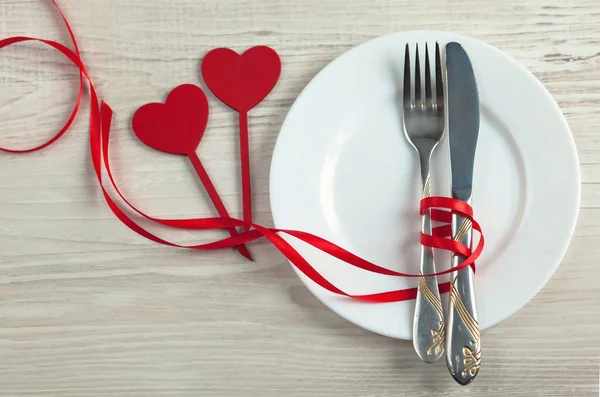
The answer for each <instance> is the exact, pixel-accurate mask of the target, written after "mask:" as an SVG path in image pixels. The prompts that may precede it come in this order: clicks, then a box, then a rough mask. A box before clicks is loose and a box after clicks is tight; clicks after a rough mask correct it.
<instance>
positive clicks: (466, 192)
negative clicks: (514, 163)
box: [446, 42, 481, 385]
mask: <svg viewBox="0 0 600 397" xmlns="http://www.w3.org/2000/svg"><path fill="white" fill-rule="evenodd" d="M446 85H447V87H448V88H447V89H448V107H447V109H448V137H449V140H450V164H451V167H452V197H453V198H455V199H458V200H461V201H464V202H466V203H469V204H470V203H471V190H472V186H473V163H474V160H475V148H476V147H477V137H478V135H479V93H478V91H477V82H476V81H475V75H474V73H473V66H472V65H471V61H470V60H469V57H468V56H467V53H466V52H465V50H464V49H463V47H462V46H461V45H460V44H458V43H454V42H453V43H448V44H447V45H446ZM452 236H453V238H454V240H456V241H460V242H461V243H463V244H464V245H466V246H467V247H471V240H472V237H473V229H472V227H471V222H470V221H469V220H467V219H465V218H463V217H462V216H460V215H456V214H453V215H452ZM464 260H465V258H464V257H462V256H460V255H453V256H452V267H456V266H457V265H458V264H460V263H461V262H462V261H464ZM447 327H448V329H447V335H446V364H447V365H448V370H449V371H450V373H451V374H452V376H453V377H454V379H455V380H456V381H457V382H458V383H460V384H461V385H467V384H469V383H470V382H471V381H473V379H475V376H476V375H477V373H478V372H479V367H480V365H481V337H480V330H479V323H478V321H477V310H476V308H475V294H474V291H473V270H472V269H471V267H466V268H464V269H461V270H459V271H457V272H454V273H452V276H451V285H450V299H449V305H448V316H447Z"/></svg>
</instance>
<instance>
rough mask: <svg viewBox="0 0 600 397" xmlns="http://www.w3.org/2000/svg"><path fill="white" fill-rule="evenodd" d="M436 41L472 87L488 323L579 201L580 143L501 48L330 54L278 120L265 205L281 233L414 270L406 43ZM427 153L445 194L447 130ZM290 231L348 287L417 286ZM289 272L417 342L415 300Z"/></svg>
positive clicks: (365, 48) (558, 254) (535, 276)
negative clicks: (470, 74)
mask: <svg viewBox="0 0 600 397" xmlns="http://www.w3.org/2000/svg"><path fill="white" fill-rule="evenodd" d="M436 41H437V42H439V43H440V46H441V47H442V49H443V48H444V46H445V44H446V43H448V42H450V41H457V42H459V43H460V44H461V45H462V46H463V47H464V48H465V50H466V51H467V53H468V54H469V56H470V58H471V61H472V64H473V68H474V71H475V76H476V78H477V82H478V86H479V93H480V101H481V127H480V133H479V143H478V147H477V153H476V158H475V169H474V173H475V175H474V185H473V186H474V187H473V208H474V212H475V218H476V219H477V220H478V221H479V223H480V224H481V226H482V228H483V232H484V234H485V238H486V246H485V249H484V252H483V254H482V255H481V257H480V259H479V261H478V263H477V265H478V271H477V273H476V275H475V294H476V301H477V309H478V314H479V322H480V325H481V327H482V328H483V329H485V328H488V327H490V326H492V325H494V324H496V323H498V322H500V321H502V320H503V319H505V318H507V317H508V316H510V315H511V314H513V313H515V312H516V311H517V310H518V309H519V308H521V307H522V306H523V305H525V304H526V303H527V302H528V301H529V300H530V299H531V298H533V296H534V295H535V294H536V293H537V292H538V291H539V290H540V289H541V288H542V287H543V286H544V284H545V283H546V282H547V281H548V280H549V279H550V277H551V276H552V274H553V272H554V271H555V270H556V268H557V266H558V265H559V263H560V261H561V259H562V257H563V255H564V254H565V252H566V250H567V247H568V245H569V241H570V239H571V236H572V234H573V231H574V227H575V223H576V219H577V213H578V207H579V195H580V175H579V162H578V159H577V151H576V149H575V145H574V142H573V138H572V136H571V132H570V130H569V127H568V125H567V123H566V121H565V119H564V117H563V115H562V114H561V111H560V109H559V108H558V105H557V104H556V102H555V101H554V100H553V98H552V97H551V96H550V94H549V93H548V91H546V89H545V88H544V87H543V86H542V84H541V83H540V82H539V81H538V80H537V79H536V78H535V77H534V76H533V75H532V74H531V73H529V72H528V71H527V70H526V69H525V68H524V67H523V66H521V65H520V64H519V63H517V62H516V61H515V60H513V59H512V58H510V57H509V56H508V55H506V54H505V53H503V52H501V51H500V50H498V49H496V48H494V47H492V46H490V45H487V44H485V43H483V42H481V41H478V40H474V39H471V38H468V37H465V36H461V35H458V34H453V33H444V32H433V31H412V32H402V33H397V34H392V35H388V36H384V37H380V38H377V39H375V40H372V41H369V42H367V43H365V44H362V45H360V46H358V47H356V48H354V49H352V50H350V51H348V52H347V53H345V54H343V55H342V56H340V57H339V58H338V59H336V60H334V61H333V62H332V63H331V64H329V65H328V66H327V67H326V68H324V69H323V70H322V71H321V72H320V73H319V74H318V75H317V76H316V77H315V78H314V79H313V80H312V81H311V82H310V84H308V86H307V87H306V88H305V89H304V91H303V92H302V93H301V95H300V96H299V97H298V99H297V100H296V102H295V103H294V105H293V106H292V108H291V110H290V112H289V114H288V116H287V118H286V119H285V122H284V124H283V127H282V129H281V133H280V135H279V139H278V140H277V145H276V147H275V152H274V155H273V162H272V168H271V187H270V189H271V206H272V211H273V217H274V220H275V225H276V226H277V227H278V228H287V229H299V230H303V231H307V232H311V233H314V234H316V235H319V236H321V237H324V238H326V239H328V240H331V241H332V242H335V243H336V244H338V245H340V246H342V247H344V248H346V249H348V250H349V251H352V252H353V253H355V254H357V255H360V256H362V257H363V258H365V259H368V260H370V261H372V262H375V263H377V264H378V265H380V266H384V267H388V268H390V269H394V270H398V271H402V272H410V273H417V272H418V267H419V252H420V251H419V250H420V248H419V232H420V218H419V215H418V207H419V199H420V193H421V188H420V180H419V177H418V163H417V161H418V160H417V156H416V152H414V149H412V147H411V146H410V145H409V144H408V142H407V141H406V139H405V137H404V135H403V132H402V111H401V109H402V91H401V89H402V75H403V65H404V47H405V45H406V43H410V44H411V50H412V51H413V53H414V45H415V43H420V44H421V45H423V47H422V48H421V50H424V43H425V42H427V43H429V50H430V51H432V49H433V48H434V47H435V46H434V44H435V42H436ZM432 55H433V54H430V56H432ZM413 56H414V54H413ZM442 57H444V51H443V50H442ZM432 161H433V164H432V194H434V195H443V196H448V195H450V182H451V179H450V162H449V149H448V134H447V131H446V134H445V136H444V139H443V141H442V143H441V144H440V146H439V147H438V149H437V150H436V151H435V153H434V156H433V160H432ZM285 238H286V239H287V240H288V241H289V242H290V243H292V244H293V245H294V247H296V248H297V249H298V250H299V252H300V253H301V254H302V255H304V256H305V258H307V259H308V261H309V262H310V263H311V264H312V265H313V266H315V268H316V269H317V270H318V271H319V272H321V273H322V274H323V275H324V276H325V277H326V278H327V279H328V280H330V281H331V282H333V283H334V284H335V285H336V286H338V287H340V288H342V289H343V290H345V291H347V292H349V293H356V294H367V293H375V292H383V291H389V290H396V289H403V288H409V287H414V286H416V280H415V279H407V278H399V277H389V276H382V275H378V274H370V273H367V272H365V271H362V270H359V269H356V268H353V267H351V266H349V265H347V264H345V263H343V262H340V261H338V260H337V259H334V258H332V257H329V256H327V255H326V254H323V253H322V252H319V251H318V250H316V249H314V248H311V247H309V246H307V245H306V244H304V243H302V242H299V241H298V240H295V239H294V238H292V237H285ZM436 264H437V268H438V270H441V269H446V268H448V266H449V255H448V254H447V253H441V254H438V255H437V256H436ZM298 274H299V277H300V278H301V279H302V281H303V282H304V283H305V284H306V286H307V287H308V288H309V289H310V290H311V291H312V292H313V293H314V295H315V296H316V297H317V298H318V299H319V300H321V301H322V302H323V303H324V304H325V305H327V306H328V307H329V308H330V309H331V310H333V311H334V312H336V313H338V314H339V315H340V316H342V317H344V318H346V319H347V320H349V321H351V322H353V323H354V324H356V325H358V326H360V327H363V328H366V329H369V330H371V331H374V332H377V333H379V334H382V335H387V336H390V337H395V338H401V339H411V338H412V318H413V311H414V301H408V302H406V301H405V302H395V303H386V304H369V303H362V302H358V301H354V300H352V299H349V298H344V297H340V296H337V295H334V294H332V293H329V292H327V291H325V290H323V289H322V288H320V287H319V286H318V285H316V284H314V283H313V282H312V281H310V280H309V279H307V278H306V277H305V276H304V275H303V274H301V273H299V272H298ZM446 280H447V277H442V278H440V282H441V281H446ZM443 299H444V304H446V301H445V299H446V298H445V297H443Z"/></svg>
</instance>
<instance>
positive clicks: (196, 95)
mask: <svg viewBox="0 0 600 397" xmlns="http://www.w3.org/2000/svg"><path fill="white" fill-rule="evenodd" d="M51 1H52V3H53V4H54V6H55V7H56V8H57V10H58V12H59V13H60V16H61V17H62V19H63V21H64V23H65V25H66V28H67V30H68V33H69V35H70V38H71V40H72V43H73V47H74V50H71V49H69V48H68V47H66V46H64V45H63V44H60V43H58V42H55V41H50V40H44V39H40V38H33V37H25V36H17V37H10V38H7V39H3V40H0V49H2V48H4V47H7V46H9V45H12V44H16V43H20V42H27V41H37V42H41V43H43V44H46V45H48V46H50V47H52V48H54V49H56V50H57V51H59V52H60V53H62V54H63V55H64V56H65V57H66V58H67V59H69V60H70V61H71V62H72V63H73V64H74V65H75V66H77V67H78V69H79V74H80V79H79V95H78V97H77V101H76V103H75V106H74V108H73V111H72V113H71V115H70V117H69V118H68V119H67V122H66V123H65V125H64V126H63V127H62V128H61V129H60V130H59V132H58V133H57V134H56V135H55V136H54V137H52V138H51V139H50V140H49V141H47V142H46V143H44V144H42V145H40V146H37V147H33V148H31V149H25V150H14V149H9V148H0V150H2V151H6V152H11V153H26V152H33V151H37V150H41V149H43V148H45V147H47V146H49V145H51V144H52V143H53V142H55V141H56V140H57V139H59V138H60V137H61V136H62V135H63V134H64V133H65V132H66V131H67V130H68V129H69V128H70V126H71V124H72V123H73V121H74V119H75V117H76V116H77V113H78V111H79V110H80V106H81V102H82V100H83V88H84V83H85V82H87V85H88V87H89V100H90V102H89V105H90V110H89V134H90V153H91V160H92V165H93V167H94V172H95V175H96V178H97V181H98V184H99V187H100V189H101V191H102V194H103V196H104V199H105V201H106V203H107V205H108V207H109V208H110V210H111V211H112V212H113V214H114V215H115V216H116V217H117V218H118V219H119V220H120V221H121V222H122V223H123V224H124V225H126V226H127V227H128V228H130V229H131V230H133V231H134V232H136V233H137V234H139V235H140V236H142V237H144V238H147V239H149V240H151V241H154V242H156V243H159V244H164V245H167V246H171V247H179V248H187V249H195V250H219V249H225V248H238V250H240V249H241V248H245V244H247V243H250V242H252V241H255V240H258V239H261V238H266V239H267V240H269V241H270V242H271V243H272V244H273V245H274V246H275V247H276V248H277V249H278V250H279V251H280V252H281V253H282V254H283V255H284V256H285V257H286V258H287V259H288V260H289V261H290V262H291V263H293V264H294V266H296V267H297V268H298V269H299V270H300V271H301V272H302V273H303V274H305V275H306V276H307V277H308V278H310V279H311V280H312V281H313V282H315V283H316V284H318V285H319V286H321V287H322V288H324V289H326V290H328V291H330V292H331V293H334V294H338V295H343V296H346V297H349V298H353V299H357V300H361V301H365V302H378V303H382V302H396V301H403V300H410V299H414V298H415V297H416V294H417V288H409V289H402V290H396V291H385V292H380V293H374V294H357V293H348V292H345V291H343V290H342V289H340V288H339V287H337V286H335V285H334V284H332V283H331V282H330V281H328V280H327V279H326V278H325V277H323V276H322V275H321V274H320V273H319V272H318V271H317V270H316V269H315V268H314V267H313V266H312V265H311V264H309V263H308V262H307V261H306V259H305V258H304V257H303V256H302V255H301V254H300V253H299V252H298V251H297V250H296V249H295V248H294V247H293V246H292V245H291V244H290V243H289V242H288V241H287V240H285V239H284V238H283V237H282V236H281V235H282V234H286V235H288V236H291V237H293V238H295V239H299V240H301V241H303V242H305V243H307V244H309V245H310V246H312V247H314V248H316V249H318V250H320V251H322V252H324V253H326V254H328V255H331V256H333V257H335V258H337V259H339V260H340V261H342V262H344V263H346V264H348V265H351V266H354V267H357V268H360V269H362V270H364V271H368V272H372V273H377V274H381V275H383V276H389V277H413V278H414V277H421V276H423V275H418V274H409V273H403V272H398V271H395V270H391V269H388V268H385V267H381V266H378V265H376V264H374V263H372V262H369V261H367V260H365V259H363V258H360V257H359V256H357V255H355V254H353V253H351V252H349V251H347V250H345V249H344V248H342V247H340V246H338V245H336V244H334V243H332V242H330V241H327V240H325V239H323V238H321V237H318V236H316V235H313V234H311V233H307V232H303V231H299V230H286V229H277V228H268V227H264V226H261V225H259V224H256V223H254V222H251V221H249V220H248V219H247V218H246V217H245V219H243V220H240V219H235V218H232V217H230V216H229V215H225V213H224V212H223V211H222V210H223V209H221V210H219V205H218V204H217V202H218V201H220V198H219V197H218V193H217V192H216V190H214V189H211V187H210V186H211V185H212V184H211V183H210V180H209V178H208V175H207V174H206V175H201V176H200V178H201V180H202V183H203V184H204V185H205V187H206V188H207V190H209V195H210V197H211V199H213V201H214V202H215V207H217V210H218V212H219V214H220V216H219V217H213V218H195V219H162V218H156V217H152V216H150V215H148V214H146V213H144V212H143V211H141V210H140V209H138V208H136V207H135V206H134V205H133V204H131V203H130V202H129V201H128V200H127V199H126V198H125V196H124V195H123V193H122V192H121V191H120V190H119V188H118V186H117V185H116V183H115V180H114V178H113V174H112V171H111V167H110V162H109V139H110V131H111V122H112V115H113V112H112V109H111V108H110V106H109V105H108V104H107V103H106V102H104V100H101V99H100V98H99V97H98V93H97V91H96V89H95V86H94V83H93V81H92V79H91V77H90V74H89V72H88V70H87V68H86V66H85V64H84V62H83V60H82V59H81V54H80V52H79V48H78V45H77V41H76V39H75V35H74V34H73V31H72V29H71V26H70V25H69V23H68V21H67V19H66V17H65V15H64V14H63V13H62V11H61V10H60V8H59V6H58V4H57V2H56V0H51ZM260 51H263V52H264V53H266V52H265V50H260ZM230 56H232V55H231V54H229V55H227V57H230ZM242 57H243V55H242ZM269 57H272V54H270V55H269ZM232 59H233V58H232ZM273 59H274V58H273ZM270 62H274V61H270ZM272 66H273V68H274V69H273V70H275V69H276V68H275V66H276V65H275V64H274V63H273V64H272ZM277 75H278V72H277ZM270 76H271V77H272V78H274V77H273V76H272V75H270ZM274 81H276V79H275V80H274ZM273 84H274V83H273ZM267 88H268V86H267V85H260V89H261V90H263V91H261V93H260V95H258V94H256V96H253V95H254V94H252V95H250V94H248V93H245V94H244V95H245V96H247V97H249V98H251V99H252V100H251V101H250V100H249V101H247V102H240V103H241V104H242V105H241V106H242V108H241V109H242V110H246V111H247V110H249V108H251V107H253V106H255V105H256V103H254V102H256V101H259V102H260V100H261V99H262V98H260V99H259V97H260V96H263V94H264V95H265V96H266V94H267V93H268V91H267ZM271 88H272V87H271ZM219 90H220V89H216V91H219ZM263 97H264V96H263ZM205 101H206V97H205V96H204V93H202V91H201V90H200V88H199V87H196V86H192V85H184V86H180V87H178V88H176V89H175V90H174V91H173V92H172V93H171V94H170V95H169V97H168V99H167V101H166V103H165V104H158V103H157V104H152V105H146V106H149V107H142V108H140V110H138V112H137V113H136V116H135V117H134V122H133V129H134V131H135V133H136V135H138V137H139V138H140V139H141V140H142V141H143V142H145V143H146V144H148V145H149V146H151V147H154V148H156V149H158V150H163V151H166V152H170V153H175V154H182V155H188V156H189V157H190V159H191V160H192V163H194V164H193V165H194V167H195V168H196V171H197V172H198V173H199V175H200V173H202V171H199V168H197V167H201V163H200V162H199V159H198V160H197V161H196V157H197V156H196V155H195V147H196V146H197V145H198V143H199V142H200V139H201V138H202V135H203V134H204V128H205V127H206V119H207V117H208V108H207V107H206V105H205ZM257 103H258V102H257ZM186 108H187V109H188V110H187V112H186V110H185V109H186ZM238 110H240V109H238ZM189 112H200V113H198V114H195V115H192V114H190V113H189ZM203 112H205V113H203ZM161 115H162V117H161ZM173 115H175V116H173ZM167 118H171V123H166V124H165V120H166V119H167ZM185 118H189V120H191V124H192V125H193V126H195V128H192V129H189V130H187V128H188V127H189V125H187V124H186V126H185V127H183V126H181V125H179V124H177V123H178V122H177V120H178V119H185ZM161 126H162V128H160V127H161ZM173 126H175V127H178V128H179V129H177V128H173ZM164 134H171V135H172V136H175V137H176V138H175V140H174V141H169V142H167V141H166V138H165V135H164ZM103 171H105V172H106V175H107V176H108V179H109V181H110V184H111V185H112V187H113V188H114V189H115V192H116V193H117V195H118V196H119V197H120V199H121V200H122V202H123V203H124V204H125V206H124V205H123V204H119V203H117V201H115V200H114V199H113V198H112V197H111V195H110V193H109V192H108V191H107V190H106V188H105V186H104V180H103V179H104V176H103V175H104V172H103ZM247 177H248V178H249V176H247ZM244 183H247V184H249V183H250V181H249V180H246V181H245V182H244ZM213 190H214V191H213ZM123 207H126V208H127V209H128V211H129V212H131V211H133V212H134V213H136V214H137V215H138V216H141V217H143V218H146V219H147V220H150V221H153V222H155V223H158V224H161V225H165V226H169V227H173V228H178V229H196V230H208V229H224V230H228V231H230V237H227V238H223V239H221V240H218V241H214V242H210V243H205V244H199V245H191V246H184V245H180V244H178V243H174V242H170V241H167V240H164V239H162V238H161V237H158V236H156V235H154V234H152V233H151V232H150V231H148V230H147V229H145V228H144V227H142V226H141V225H140V224H139V223H138V222H136V221H135V220H134V219H133V217H132V216H130V215H128V214H127V213H126V212H125V209H124V208H123ZM428 209H429V210H430V211H431V218H432V219H433V220H434V221H438V222H442V223H444V225H442V226H438V227H436V228H434V230H433V233H432V235H424V234H422V235H421V244H423V245H426V246H429V247H433V248H439V249H443V250H448V251H451V252H454V253H458V254H460V255H462V256H464V257H466V258H467V259H466V260H465V261H464V262H462V263H461V264H460V265H458V266H457V267H455V268H452V269H448V270H444V271H441V272H438V273H436V274H435V275H443V274H449V273H452V272H455V271H457V270H459V269H462V268H465V267H466V266H473V267H474V264H475V260H476V259H477V258H478V257H479V255H480V254H481V252H482V250H483V246H484V238H483V235H482V233H481V227H480V226H479V224H478V223H477V222H476V221H475V220H474V219H473V210H472V208H471V207H470V206H469V205H468V204H466V203H464V202H461V201H459V200H455V199H451V198H448V197H428V198H425V199H423V200H422V201H421V208H420V210H421V213H424V212H425V211H426V210H428ZM452 212H455V213H459V214H461V215H463V216H464V217H466V218H468V219H470V220H471V221H472V222H473V229H474V230H476V231H477V232H478V233H479V235H480V239H479V242H478V244H477V247H476V249H475V250H474V251H473V252H471V250H470V249H469V248H468V247H466V246H464V245H463V244H461V243H459V242H457V241H454V240H453V239H451V238H449V236H450V235H451V230H450V225H449V222H450V220H451V215H452ZM236 228H243V231H242V232H240V233H237V230H236ZM240 252H242V251H240ZM248 257H249V254H248ZM425 276H427V275H425ZM449 287H450V285H449V283H443V284H440V285H439V288H440V292H448V291H449Z"/></svg>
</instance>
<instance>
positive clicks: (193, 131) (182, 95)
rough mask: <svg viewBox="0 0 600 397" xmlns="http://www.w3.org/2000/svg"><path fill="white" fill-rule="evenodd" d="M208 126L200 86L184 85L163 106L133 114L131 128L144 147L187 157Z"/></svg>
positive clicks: (174, 91)
mask: <svg viewBox="0 0 600 397" xmlns="http://www.w3.org/2000/svg"><path fill="white" fill-rule="evenodd" d="M207 123H208V100H207V99H206V95H205V94H204V92H203V91H202V90H201V89H200V87H198V86H195V85H193V84H184V85H180V86H179V87H176V88H175V89H173V91H171V93H170V94H169V96H168V97H167V100H166V101H165V103H164V104H163V103H149V104H147V105H144V106H142V107H141V108H139V109H138V110H137V111H136V112H135V114H134V115H133V120H132V127H133V131H134V132H135V134H136V135H137V137H138V138H139V139H140V140H141V141H142V142H144V143H145V144H146V145H148V146H150V147H152V148H154V149H156V150H160V151H162V152H167V153H174V154H183V155H188V154H190V153H192V152H194V151H195V150H196V148H197V147H198V144H199V143H200V140H201V139H202V136H203V135H204V131H205V130H206V124H207Z"/></svg>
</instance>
